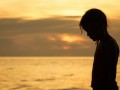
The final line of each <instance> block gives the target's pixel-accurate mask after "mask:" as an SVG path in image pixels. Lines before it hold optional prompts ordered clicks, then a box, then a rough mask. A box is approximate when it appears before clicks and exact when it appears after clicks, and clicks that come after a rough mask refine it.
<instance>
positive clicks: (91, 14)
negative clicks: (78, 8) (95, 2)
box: [79, 9, 107, 41]
mask: <svg viewBox="0 0 120 90" xmlns="http://www.w3.org/2000/svg"><path fill="white" fill-rule="evenodd" d="M79 26H80V28H81V29H83V30H85V31H86V32H87V35H88V36H89V37H90V38H91V39H93V41H99V40H100V39H102V38H104V37H105V36H106V35H107V18H106V15H105V14H104V13H103V12H102V11H101V10H98V9H90V10H88V11H87V12H86V13H85V14H84V15H83V17H82V19H81V22H80V23H79Z"/></svg>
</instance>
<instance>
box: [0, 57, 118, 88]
mask: <svg viewBox="0 0 120 90" xmlns="http://www.w3.org/2000/svg"><path fill="white" fill-rule="evenodd" d="M92 64H93V57H0V90H92V89H91V87H90V83H91V71H92ZM116 81H117V82H118V85H119V86H120V58H119V62H118V65H117V79H116Z"/></svg>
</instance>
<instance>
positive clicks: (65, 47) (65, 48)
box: [63, 46, 71, 50]
mask: <svg viewBox="0 0 120 90" xmlns="http://www.w3.org/2000/svg"><path fill="white" fill-rule="evenodd" d="M69 49H71V47H70V46H63V50H69Z"/></svg>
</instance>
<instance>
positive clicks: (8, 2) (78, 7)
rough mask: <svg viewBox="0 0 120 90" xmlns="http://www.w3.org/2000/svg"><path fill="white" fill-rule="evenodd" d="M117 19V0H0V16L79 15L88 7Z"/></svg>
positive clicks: (32, 17) (27, 17) (40, 16)
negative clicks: (97, 9)
mask: <svg viewBox="0 0 120 90" xmlns="http://www.w3.org/2000/svg"><path fill="white" fill-rule="evenodd" d="M93 7H95V8H99V9H101V10H103V11H104V12H105V13H106V14H107V16H108V17H109V18H114V19H119V16H120V13H118V12H120V5H119V0H1V1H0V11H1V12H0V18H14V17H23V18H26V19H38V18H44V17H51V16H80V15H83V14H84V12H85V11H86V10H88V9H90V8H93Z"/></svg>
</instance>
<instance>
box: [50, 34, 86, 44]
mask: <svg viewBox="0 0 120 90" xmlns="http://www.w3.org/2000/svg"><path fill="white" fill-rule="evenodd" d="M48 39H49V40H51V41H63V42H66V43H82V42H84V41H85V38H83V37H82V36H78V35H72V34H61V35H54V36H49V37H48Z"/></svg>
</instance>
